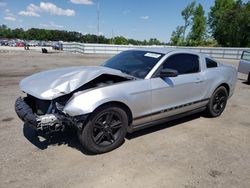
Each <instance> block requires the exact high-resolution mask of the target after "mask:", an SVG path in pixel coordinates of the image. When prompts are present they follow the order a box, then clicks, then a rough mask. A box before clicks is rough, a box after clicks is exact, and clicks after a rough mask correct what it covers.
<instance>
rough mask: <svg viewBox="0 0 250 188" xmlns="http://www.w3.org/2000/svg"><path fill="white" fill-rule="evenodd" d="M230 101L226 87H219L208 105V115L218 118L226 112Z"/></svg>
mask: <svg viewBox="0 0 250 188" xmlns="http://www.w3.org/2000/svg"><path fill="white" fill-rule="evenodd" d="M227 99H228V91H227V89H226V88H225V87H224V86H220V87H218V88H217V89H216V90H215V91H214V93H213V95H212V97H211V98H210V101H209V103H208V105H207V109H206V114H207V115H208V116H210V117H218V116H220V115H221V114H222V112H223V111H224V109H225V107H226V104H227Z"/></svg>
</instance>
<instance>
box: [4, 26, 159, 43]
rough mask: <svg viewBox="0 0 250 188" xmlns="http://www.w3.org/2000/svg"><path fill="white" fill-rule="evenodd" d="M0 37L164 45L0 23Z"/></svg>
mask: <svg viewBox="0 0 250 188" xmlns="http://www.w3.org/2000/svg"><path fill="white" fill-rule="evenodd" d="M0 38H7V39H23V40H39V41H68V42H84V43H101V44H120V45H128V44H132V45H164V43H162V42H160V41H159V40H157V39H156V38H151V39H149V40H143V41H140V40H134V39H127V38H125V37H123V36H116V37H114V38H106V37H105V36H102V35H100V36H97V35H94V34H86V35H83V34H82V33H80V32H75V31H64V30H48V29H38V28H31V29H28V30H27V31H25V30H24V29H22V28H16V29H10V28H8V27H7V26H6V25H0Z"/></svg>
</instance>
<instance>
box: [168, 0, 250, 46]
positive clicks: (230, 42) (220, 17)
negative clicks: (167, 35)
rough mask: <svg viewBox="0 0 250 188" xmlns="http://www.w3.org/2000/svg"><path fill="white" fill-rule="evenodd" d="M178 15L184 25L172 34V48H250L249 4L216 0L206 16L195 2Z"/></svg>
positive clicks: (200, 6)
mask: <svg viewBox="0 0 250 188" xmlns="http://www.w3.org/2000/svg"><path fill="white" fill-rule="evenodd" d="M181 16H182V18H183V21H184V24H183V25H181V26H177V27H176V29H175V30H174V31H173V32H172V35H171V39H170V41H171V44H172V45H180V46H223V47H250V1H248V2H247V3H243V2H242V1H241V0H215V1H214V5H213V6H212V7H211V8H210V11H209V13H208V17H206V16H205V11H204V9H203V6H202V5H201V4H198V5H196V2H195V1H194V2H192V3H190V4H188V5H187V6H186V7H185V8H184V9H183V10H182V12H181ZM187 30H189V33H188V34H186V32H187Z"/></svg>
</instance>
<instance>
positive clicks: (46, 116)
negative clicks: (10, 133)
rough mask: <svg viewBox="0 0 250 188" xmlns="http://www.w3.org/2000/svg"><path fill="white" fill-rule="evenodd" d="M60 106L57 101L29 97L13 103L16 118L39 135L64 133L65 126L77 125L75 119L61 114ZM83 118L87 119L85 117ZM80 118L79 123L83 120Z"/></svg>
mask: <svg viewBox="0 0 250 188" xmlns="http://www.w3.org/2000/svg"><path fill="white" fill-rule="evenodd" d="M60 108H62V104H60V102H59V101H57V100H51V101H48V100H47V101H46V100H41V99H37V98H35V97H33V96H31V95H27V97H24V98H21V97H19V98H18V99H17V100H16V103H15V110H16V113H17V115H18V117H19V118H20V119H21V120H22V121H23V122H24V123H25V124H26V125H28V126H30V127H32V128H33V129H34V130H36V131H38V132H40V133H45V134H48V133H53V132H59V131H64V130H65V127H66V126H71V127H72V126H73V125H77V124H78V122H77V119H76V118H74V117H69V116H67V115H66V114H65V113H63V111H62V109H60ZM83 117H87V116H86V115H85V116H83ZM83 117H81V122H84V118H83Z"/></svg>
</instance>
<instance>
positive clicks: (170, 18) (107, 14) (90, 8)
mask: <svg viewBox="0 0 250 188" xmlns="http://www.w3.org/2000/svg"><path fill="white" fill-rule="evenodd" d="M97 1H98V0H49V1H46V0H43V1H40V0H0V24H6V25H7V26H9V27H11V28H16V27H22V28H24V29H28V28H32V27H35V28H47V29H60V30H71V31H78V32H81V33H83V34H86V33H93V34H97ZM190 2H191V0H99V4H100V22H99V23H100V34H103V35H105V36H106V37H111V36H112V30H113V33H114V35H115V36H118V35H122V36H125V37H127V38H134V39H139V40H143V39H149V38H158V39H159V40H161V41H164V42H168V41H169V39H170V36H171V33H172V31H173V30H174V29H175V28H176V26H177V25H182V24H183V20H182V18H181V15H180V14H181V10H182V9H183V8H184V7H185V6H186V5H187V4H189V3H190ZM196 2H197V3H201V4H202V5H203V7H204V9H205V11H206V13H207V12H208V11H209V8H210V7H211V6H212V5H213V3H214V1H213V0H197V1H196Z"/></svg>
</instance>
